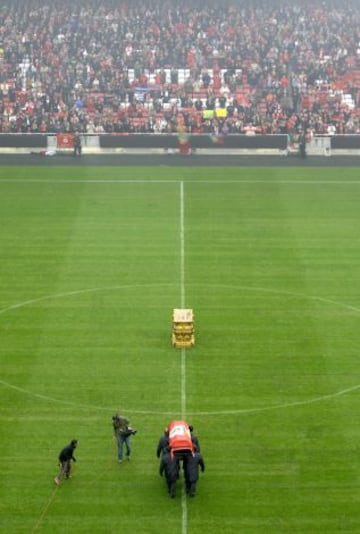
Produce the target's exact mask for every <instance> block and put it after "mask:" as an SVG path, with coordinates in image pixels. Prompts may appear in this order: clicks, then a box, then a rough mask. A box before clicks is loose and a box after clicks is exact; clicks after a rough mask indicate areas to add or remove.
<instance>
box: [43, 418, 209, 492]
mask: <svg viewBox="0 0 360 534" xmlns="http://www.w3.org/2000/svg"><path fill="white" fill-rule="evenodd" d="M112 425H113V430H114V437H115V439H116V441H117V445H118V462H119V463H122V461H123V449H124V448H125V450H126V453H125V455H126V458H127V460H130V455H131V442H130V437H131V436H133V435H135V434H136V432H137V431H136V430H135V429H134V428H132V427H131V426H130V422H129V420H128V419H127V418H126V417H124V416H121V415H119V414H116V415H114V416H113V417H112ZM77 445H78V440H77V439H73V440H72V441H71V442H70V443H69V445H66V447H64V448H63V449H62V450H61V452H60V454H59V457H58V459H59V465H60V471H59V473H58V475H57V476H56V477H55V480H54V482H55V484H56V485H57V486H59V485H60V483H61V480H62V479H63V478H70V477H71V474H70V473H71V463H72V462H76V458H75V456H74V451H75V449H76V447H77ZM156 455H157V457H158V458H160V468H159V473H160V475H161V476H163V475H164V474H165V478H166V484H167V488H168V491H169V494H170V497H172V498H174V497H175V493H176V483H177V481H178V479H179V478H180V467H181V465H182V467H183V472H184V481H185V491H186V493H187V495H189V496H190V497H194V496H195V493H196V484H197V481H198V479H199V469H201V471H202V472H204V471H205V463H204V459H203V457H202V455H201V453H200V443H199V439H198V438H197V436H195V435H194V434H193V427H192V425H188V423H187V422H186V421H182V420H180V421H171V423H169V425H168V427H167V428H166V429H165V431H164V435H163V436H161V438H160V439H159V443H158V446H157V449H156Z"/></svg>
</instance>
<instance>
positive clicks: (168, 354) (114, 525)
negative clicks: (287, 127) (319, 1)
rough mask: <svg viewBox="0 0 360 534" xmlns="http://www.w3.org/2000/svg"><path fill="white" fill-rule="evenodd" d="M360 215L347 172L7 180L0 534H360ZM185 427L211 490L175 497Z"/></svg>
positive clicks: (28, 171) (1, 269)
mask: <svg viewBox="0 0 360 534" xmlns="http://www.w3.org/2000/svg"><path fill="white" fill-rule="evenodd" d="M359 201H360V178H359V173H358V169H352V168H345V169H338V168H335V169H331V168H326V169H319V168H316V169H315V168H306V169H303V168H281V169H280V168H269V169H265V168H262V169H260V168H179V167H178V168H172V167H158V168H143V167H134V168H127V167H119V168H114V167H109V168H107V167H105V168H104V167H101V168H100V167H99V168H96V167H92V168H91V167H89V168H79V167H77V168H76V169H75V168H69V167H52V168H44V167H41V168H38V167H35V166H33V167H28V168H25V167H1V168H0V222H1V233H0V251H1V262H0V341H1V343H0V363H1V367H0V380H1V382H0V395H1V412H0V425H1V438H2V443H1V450H2V454H1V457H0V472H1V484H0V518H1V523H0V528H1V529H2V531H3V532H7V533H29V532H41V533H51V534H54V533H67V532H74V533H90V532H91V533H104V534H105V533H109V532H111V533H112V532H114V533H115V532H119V531H122V530H124V531H127V532H131V533H136V534H159V533H160V532H163V531H169V532H173V533H174V534H212V533H214V534H217V533H219V532H221V533H222V534H234V533H237V532H241V533H245V534H248V533H249V534H251V533H261V534H262V533H272V534H277V533H291V534H292V533H306V534H308V533H309V534H312V533H327V534H328V533H335V532H344V533H357V532H360V512H359V498H360V491H359V445H358V443H359V441H360V431H359V428H360V427H359V423H358V418H359V411H360V402H359V390H360V376H359V353H358V349H359V346H360V328H359V319H360V300H359V294H360V247H359V223H360V217H359V204H360V202H359ZM182 305H184V306H186V307H191V308H193V309H194V313H195V319H196V346H195V348H194V349H191V350H189V351H186V352H185V351H181V350H176V349H174V348H172V346H171V343H170V337H171V316H172V310H173V308H176V307H181V306H182ZM116 410H120V411H121V412H123V413H124V414H125V415H127V416H128V417H129V418H130V420H131V423H132V425H133V426H134V427H136V428H138V430H139V431H138V434H137V435H136V436H135V437H134V438H133V441H132V444H133V459H132V461H131V462H130V463H125V464H122V465H121V466H119V465H118V464H117V462H116V447H115V444H114V442H113V441H112V429H111V416H112V415H113V413H114V412H115V411H116ZM182 416H184V417H186V418H187V419H188V420H189V422H191V423H192V424H193V425H194V427H195V430H196V433H197V435H198V436H199V438H200V442H201V446H202V452H203V455H204V459H205V463H206V472H205V474H204V475H200V481H199V484H198V493H197V496H196V498H195V499H193V500H186V499H185V497H183V495H182V487H181V486H182V483H181V481H179V484H178V491H177V497H176V499H175V500H170V499H169V497H168V496H167V494H166V491H165V483H164V480H163V479H161V478H160V477H159V475H158V460H157V458H156V456H155V450H156V445H157V441H158V439H159V437H160V435H161V434H162V431H163V428H164V427H165V425H166V424H167V423H168V422H169V421H170V420H171V419H174V418H178V417H182ZM74 437H76V438H78V439H79V448H78V451H77V455H76V456H77V458H78V462H77V464H76V465H75V467H74V476H73V478H72V479H71V480H70V481H65V482H64V483H63V484H62V486H61V487H60V488H59V489H56V488H55V487H54V483H53V479H54V476H55V474H56V472H57V455H58V452H59V450H60V449H61V448H62V447H63V446H64V445H65V444H66V443H68V442H69V441H70V440H71V439H72V438H74Z"/></svg>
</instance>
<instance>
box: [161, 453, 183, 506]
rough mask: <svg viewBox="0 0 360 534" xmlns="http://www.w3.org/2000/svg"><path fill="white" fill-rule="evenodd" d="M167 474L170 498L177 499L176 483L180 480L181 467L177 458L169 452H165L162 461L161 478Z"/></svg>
mask: <svg viewBox="0 0 360 534" xmlns="http://www.w3.org/2000/svg"><path fill="white" fill-rule="evenodd" d="M164 472H165V478H166V484H167V487H168V491H169V494H170V497H171V498H172V499H173V498H174V497H175V491H176V481H177V479H178V478H179V466H178V462H177V461H176V458H175V457H174V456H173V455H172V454H171V453H170V451H169V450H167V451H163V453H162V455H161V460H160V469H159V473H160V476H163V474H164Z"/></svg>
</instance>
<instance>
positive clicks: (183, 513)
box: [180, 181, 187, 534]
mask: <svg viewBox="0 0 360 534" xmlns="http://www.w3.org/2000/svg"><path fill="white" fill-rule="evenodd" d="M180 292H181V298H180V302H181V307H182V308H185V202H184V182H183V181H181V182H180ZM185 417H186V349H185V348H184V347H182V348H181V418H182V419H185ZM186 533H187V505H186V494H185V492H184V491H182V494H181V534H186Z"/></svg>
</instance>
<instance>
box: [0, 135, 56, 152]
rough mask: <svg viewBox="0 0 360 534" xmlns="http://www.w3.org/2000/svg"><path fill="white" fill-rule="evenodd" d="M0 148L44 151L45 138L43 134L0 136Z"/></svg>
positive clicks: (45, 145)
mask: <svg viewBox="0 0 360 534" xmlns="http://www.w3.org/2000/svg"><path fill="white" fill-rule="evenodd" d="M0 147H3V148H5V147H6V148H44V149H46V147H47V136H46V135H44V134H1V135H0Z"/></svg>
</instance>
